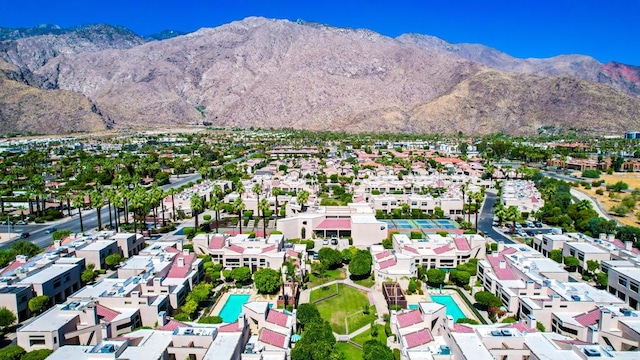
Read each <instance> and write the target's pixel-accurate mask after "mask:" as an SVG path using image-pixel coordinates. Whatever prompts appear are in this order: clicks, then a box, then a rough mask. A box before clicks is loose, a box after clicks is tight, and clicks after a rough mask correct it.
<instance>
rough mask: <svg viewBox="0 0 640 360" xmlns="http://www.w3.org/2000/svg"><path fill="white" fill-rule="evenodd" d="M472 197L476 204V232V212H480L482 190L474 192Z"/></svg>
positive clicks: (482, 198)
mask: <svg viewBox="0 0 640 360" xmlns="http://www.w3.org/2000/svg"><path fill="white" fill-rule="evenodd" d="M472 198H473V200H474V201H475V204H476V208H475V211H476V232H478V213H479V212H480V204H481V203H482V200H484V195H483V194H482V192H474V193H473V195H472Z"/></svg>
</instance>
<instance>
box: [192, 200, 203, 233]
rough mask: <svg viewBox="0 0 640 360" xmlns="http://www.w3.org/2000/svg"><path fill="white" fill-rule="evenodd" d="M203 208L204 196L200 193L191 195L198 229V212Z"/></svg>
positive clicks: (193, 213)
mask: <svg viewBox="0 0 640 360" xmlns="http://www.w3.org/2000/svg"><path fill="white" fill-rule="evenodd" d="M202 208H203V203H202V197H201V196H200V195H199V194H197V193H196V194H193V195H192V196H191V214H192V216H193V218H194V219H195V222H196V223H195V229H196V231H198V214H199V213H200V211H201V210H202Z"/></svg>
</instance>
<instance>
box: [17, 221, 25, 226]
mask: <svg viewBox="0 0 640 360" xmlns="http://www.w3.org/2000/svg"><path fill="white" fill-rule="evenodd" d="M16 225H27V222H26V221H23V220H20V221H18V222H17V223H16Z"/></svg>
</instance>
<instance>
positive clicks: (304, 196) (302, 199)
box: [296, 190, 311, 212]
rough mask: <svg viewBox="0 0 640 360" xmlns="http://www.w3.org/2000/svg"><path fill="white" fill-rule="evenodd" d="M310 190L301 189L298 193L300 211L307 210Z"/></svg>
mask: <svg viewBox="0 0 640 360" xmlns="http://www.w3.org/2000/svg"><path fill="white" fill-rule="evenodd" d="M310 195H311V194H309V192H308V191H307V190H300V191H299V192H298V195H297V196H296V200H297V201H298V204H300V212H304V211H305V210H306V206H307V202H309V196H310Z"/></svg>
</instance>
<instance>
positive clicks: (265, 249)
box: [262, 245, 277, 254]
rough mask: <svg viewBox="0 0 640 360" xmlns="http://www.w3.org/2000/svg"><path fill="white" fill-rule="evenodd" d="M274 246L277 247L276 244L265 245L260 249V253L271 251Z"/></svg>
mask: <svg viewBox="0 0 640 360" xmlns="http://www.w3.org/2000/svg"><path fill="white" fill-rule="evenodd" d="M276 248H277V246H276V245H271V246H267V247H266V248H264V249H262V253H263V254H264V253H266V252H269V251H273V250H275V249H276Z"/></svg>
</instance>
